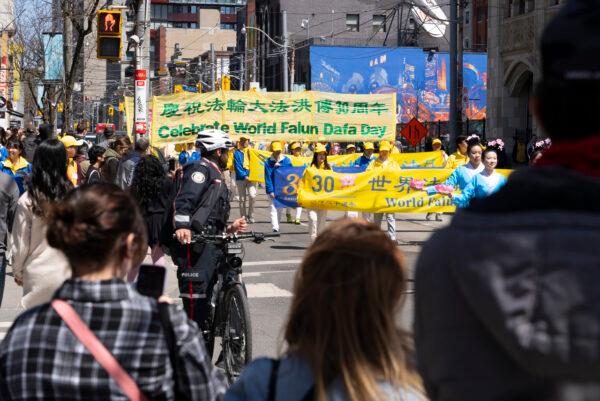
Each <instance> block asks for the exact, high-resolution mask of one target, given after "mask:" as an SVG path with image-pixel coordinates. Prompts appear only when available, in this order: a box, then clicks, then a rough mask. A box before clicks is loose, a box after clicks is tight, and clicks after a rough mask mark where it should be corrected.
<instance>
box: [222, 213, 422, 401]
mask: <svg viewBox="0 0 600 401" xmlns="http://www.w3.org/2000/svg"><path fill="white" fill-rule="evenodd" d="M408 281H409V270H408V266H407V264H406V262H405V258H404V257H403V255H402V253H401V252H400V250H399V249H398V248H397V247H396V245H395V244H394V243H393V242H392V241H390V240H389V239H388V238H386V236H385V235H384V234H383V233H382V232H381V230H379V229H378V228H377V227H375V226H374V225H372V224H369V223H367V222H366V221H364V220H348V219H345V220H341V221H337V222H334V223H332V224H331V225H330V226H329V227H328V228H327V229H326V230H325V231H323V233H321V234H320V235H319V237H318V238H317V240H316V241H315V242H314V243H313V244H312V245H311V246H310V248H309V249H308V250H307V251H306V254H305V256H304V258H303V260H302V263H301V265H300V268H299V270H298V273H297V274H296V278H295V281H294V296H293V298H292V305H291V308H290V313H289V317H288V322H287V325H286V327H285V331H284V333H285V334H284V336H285V341H286V345H287V349H286V350H285V352H283V353H282V354H281V355H280V356H279V358H278V359H270V358H259V359H257V360H255V361H253V362H252V363H251V364H250V365H248V366H247V367H246V368H245V370H244V371H243V372H242V375H241V376H240V379H239V380H238V381H237V382H236V383H234V384H233V386H232V387H231V388H230V390H229V391H228V392H227V394H226V395H225V401H282V400H286V401H287V400H311V401H312V400H314V401H325V400H335V401H381V400H389V401H392V400H394V401H399V400H404V401H418V400H425V396H424V389H423V384H422V382H421V379H420V377H419V375H418V374H417V372H416V370H415V368H414V365H413V364H412V360H413V351H412V347H411V342H412V339H411V336H410V334H409V333H408V332H406V331H405V330H403V329H401V328H400V327H399V326H398V324H397V316H398V314H399V313H400V312H401V311H402V309H403V308H404V306H405V300H406V295H405V294H406V292H407V289H408Z"/></svg>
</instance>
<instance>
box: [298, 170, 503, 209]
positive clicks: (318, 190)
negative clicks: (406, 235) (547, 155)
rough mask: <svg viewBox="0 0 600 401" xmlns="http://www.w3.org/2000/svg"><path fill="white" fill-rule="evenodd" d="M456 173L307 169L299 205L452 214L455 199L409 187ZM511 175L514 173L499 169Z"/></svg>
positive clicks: (441, 179) (442, 179)
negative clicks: (340, 171)
mask: <svg viewBox="0 0 600 401" xmlns="http://www.w3.org/2000/svg"><path fill="white" fill-rule="evenodd" d="M453 171H454V170H451V169H408V170H398V169H393V170H374V171H366V172H364V173H359V174H344V173H336V172H333V171H331V170H318V169H316V168H314V167H311V168H308V169H306V170H305V172H304V176H303V177H302V179H301V180H300V182H299V184H298V204H299V205H301V206H303V207H307V208H309V209H326V210H355V211H360V212H376V213H392V212H394V213H422V212H453V211H454V210H455V209H456V207H455V206H454V205H453V204H452V200H451V199H450V198H449V197H447V196H443V195H440V194H435V195H431V196H429V195H427V193H426V192H425V191H416V190H414V189H413V188H411V187H410V182H411V181H412V180H413V179H416V180H425V183H426V184H425V185H426V186H430V185H437V184H441V183H443V182H444V181H445V180H446V179H447V178H448V177H449V176H450V174H452V172H453ZM498 172H499V173H500V174H503V175H508V174H510V173H511V170H498Z"/></svg>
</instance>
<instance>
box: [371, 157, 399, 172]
mask: <svg viewBox="0 0 600 401" xmlns="http://www.w3.org/2000/svg"><path fill="white" fill-rule="evenodd" d="M383 169H400V165H399V164H398V163H397V162H396V161H394V160H392V159H387V160H386V161H383V160H381V159H380V158H377V159H375V160H373V161H372V162H371V163H369V166H368V167H367V171H372V170H383Z"/></svg>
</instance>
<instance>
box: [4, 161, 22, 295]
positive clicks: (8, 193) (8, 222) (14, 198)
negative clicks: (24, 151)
mask: <svg viewBox="0 0 600 401" xmlns="http://www.w3.org/2000/svg"><path fill="white" fill-rule="evenodd" d="M18 200H19V187H18V186H17V184H16V183H15V180H13V179H12V178H11V177H10V176H9V175H8V174H4V173H2V172H0V305H2V297H3V294H4V282H5V280H6V265H7V254H6V251H7V242H8V241H7V240H8V236H9V232H10V231H11V228H12V223H13V218H14V215H15V210H16V208H17V202H18Z"/></svg>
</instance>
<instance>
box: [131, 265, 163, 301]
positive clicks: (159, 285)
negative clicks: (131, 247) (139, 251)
mask: <svg viewBox="0 0 600 401" xmlns="http://www.w3.org/2000/svg"><path fill="white" fill-rule="evenodd" d="M166 275H167V270H166V269H165V268H164V267H162V266H155V265H141V266H140V270H139V273H138V277H137V283H136V288H137V291H138V292H139V293H140V294H142V295H145V296H147V297H151V298H156V299H158V298H159V297H160V296H161V295H163V294H164V293H165V283H166V280H165V279H166Z"/></svg>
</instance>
